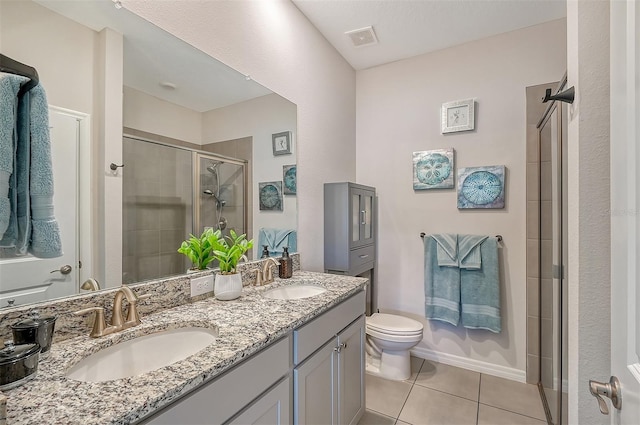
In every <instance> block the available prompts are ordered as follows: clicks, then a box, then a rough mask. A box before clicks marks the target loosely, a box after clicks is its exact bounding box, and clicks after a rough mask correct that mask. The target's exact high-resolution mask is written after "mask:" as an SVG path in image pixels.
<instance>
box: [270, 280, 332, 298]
mask: <svg viewBox="0 0 640 425" xmlns="http://www.w3.org/2000/svg"><path fill="white" fill-rule="evenodd" d="M326 291H327V290H326V289H325V288H323V287H322V286H317V285H308V284H307V285H304V284H301V285H289V286H281V287H279V288H273V289H270V290H268V291H266V292H264V293H263V294H262V296H263V297H265V298H271V299H274V300H298V299H300V298H309V297H315V296H316V295H320V294H322V293H323V292H326Z"/></svg>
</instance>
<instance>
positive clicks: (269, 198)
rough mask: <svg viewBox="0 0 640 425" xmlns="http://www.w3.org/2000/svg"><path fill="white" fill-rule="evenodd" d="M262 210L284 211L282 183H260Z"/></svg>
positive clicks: (259, 194)
mask: <svg viewBox="0 0 640 425" xmlns="http://www.w3.org/2000/svg"><path fill="white" fill-rule="evenodd" d="M258 199H259V200H260V210H263V211H264V210H266V211H282V182H264V183H258Z"/></svg>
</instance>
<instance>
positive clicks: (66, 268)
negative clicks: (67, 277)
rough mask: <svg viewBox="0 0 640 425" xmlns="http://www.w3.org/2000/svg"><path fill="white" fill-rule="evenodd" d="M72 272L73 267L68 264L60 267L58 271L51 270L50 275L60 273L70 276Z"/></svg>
mask: <svg viewBox="0 0 640 425" xmlns="http://www.w3.org/2000/svg"><path fill="white" fill-rule="evenodd" d="M71 270H73V267H71V266H70V265H68V264H66V265H64V266H62V267H60V268H59V269H58V270H51V271H50V272H49V273H56V272H60V273H62V274H69V273H71Z"/></svg>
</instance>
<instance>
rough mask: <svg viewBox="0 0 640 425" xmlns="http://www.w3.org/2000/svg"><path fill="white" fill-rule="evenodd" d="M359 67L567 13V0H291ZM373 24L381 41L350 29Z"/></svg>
mask: <svg viewBox="0 0 640 425" xmlns="http://www.w3.org/2000/svg"><path fill="white" fill-rule="evenodd" d="M292 1H293V3H294V4H295V5H296V6H297V7H298V9H300V11H301V12H302V13H304V15H305V16H306V17H307V18H308V19H309V21H311V23H312V24H313V25H315V26H316V28H318V30H320V32H321V33H322V35H324V37H325V38H326V39H327V40H328V41H329V43H331V44H332V45H333V46H334V47H335V48H336V50H338V52H339V53H340V54H341V55H342V56H343V57H344V58H345V59H346V60H347V62H349V63H350V64H351V66H353V68H355V69H356V70H360V69H366V68H371V67H373V66H377V65H382V64H384V63H389V62H393V61H397V60H400V59H405V58H409V57H412V56H417V55H421V54H424V53H428V52H432V51H435V50H440V49H444V48H447V47H451V46H455V45H458V44H463V43H466V42H469V41H472V40H478V39H481V38H485V37H489V36H492V35H496V34H501V33H505V32H508V31H513V30H516V29H519V28H525V27H528V26H532V25H537V24H541V23H543V22H548V21H552V20H554V19H560V18H563V17H566V2H565V0H292ZM370 25H372V26H373V28H374V30H375V33H376V36H377V38H378V44H375V45H370V46H362V47H354V46H353V44H352V43H351V41H350V39H349V37H348V36H346V35H345V34H344V33H345V32H347V31H351V30H355V29H360V28H364V27H367V26H370Z"/></svg>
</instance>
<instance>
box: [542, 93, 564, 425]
mask: <svg viewBox="0 0 640 425" xmlns="http://www.w3.org/2000/svg"><path fill="white" fill-rule="evenodd" d="M562 128H563V126H562V108H559V107H557V105H554V106H553V108H552V110H551V112H550V113H548V114H547V119H546V120H545V121H544V122H543V124H542V126H541V127H540V139H539V140H540V143H539V147H540V271H539V276H540V384H539V386H540V387H541V395H542V396H543V400H544V402H545V409H546V410H547V413H548V415H549V419H550V420H551V423H553V424H560V423H561V413H562V395H563V394H562V393H563V379H562V377H563V366H565V367H566V364H565V365H563V358H564V357H566V356H563V352H564V350H563V346H564V344H563V340H564V338H563V333H564V332H563V313H566V312H565V311H564V310H565V309H563V301H565V300H564V298H565V295H566V293H563V292H564V291H563V286H564V283H565V280H564V267H563V264H565V261H564V258H565V252H564V246H563V235H564V234H565V232H566V223H565V220H564V215H563V209H564V208H563V200H564V198H563V194H564V192H563V180H564V179H563V169H564V168H565V167H563V158H564V157H565V155H563V149H562V148H563V144H562V140H563V135H562ZM565 382H566V381H565ZM565 385H566V384H565ZM565 391H566V389H565Z"/></svg>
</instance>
